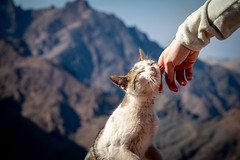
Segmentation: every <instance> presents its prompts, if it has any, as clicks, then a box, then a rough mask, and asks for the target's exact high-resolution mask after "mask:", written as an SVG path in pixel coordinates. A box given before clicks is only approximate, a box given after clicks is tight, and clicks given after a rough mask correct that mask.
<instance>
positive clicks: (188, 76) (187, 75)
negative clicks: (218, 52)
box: [185, 67, 193, 81]
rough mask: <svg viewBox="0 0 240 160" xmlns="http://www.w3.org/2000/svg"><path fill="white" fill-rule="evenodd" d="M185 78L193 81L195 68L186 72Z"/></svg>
mask: <svg viewBox="0 0 240 160" xmlns="http://www.w3.org/2000/svg"><path fill="white" fill-rule="evenodd" d="M185 76H186V78H187V80H188V81H191V80H193V68H192V67H191V68H188V69H186V70H185Z"/></svg>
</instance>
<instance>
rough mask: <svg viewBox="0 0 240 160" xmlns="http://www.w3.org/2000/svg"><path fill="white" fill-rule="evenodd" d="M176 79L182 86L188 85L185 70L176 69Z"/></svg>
mask: <svg viewBox="0 0 240 160" xmlns="http://www.w3.org/2000/svg"><path fill="white" fill-rule="evenodd" d="M176 80H177V81H178V83H179V84H180V85H181V86H186V85H187V81H186V80H185V78H184V70H181V71H176Z"/></svg>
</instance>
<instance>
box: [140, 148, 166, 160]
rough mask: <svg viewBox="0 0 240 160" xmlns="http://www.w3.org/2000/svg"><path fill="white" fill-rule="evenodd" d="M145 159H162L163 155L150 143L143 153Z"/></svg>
mask: <svg viewBox="0 0 240 160" xmlns="http://www.w3.org/2000/svg"><path fill="white" fill-rule="evenodd" d="M144 159H146V160H163V157H162V155H161V153H160V151H159V150H158V149H156V148H155V147H154V146H153V145H151V146H150V147H149V148H148V150H147V152H146V153H145V158H144Z"/></svg>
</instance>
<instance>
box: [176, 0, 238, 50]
mask: <svg viewBox="0 0 240 160" xmlns="http://www.w3.org/2000/svg"><path fill="white" fill-rule="evenodd" d="M239 26H240V0H208V1H207V2H206V3H205V4H204V5H203V6H202V7H200V8H199V9H198V10H197V11H195V12H194V13H192V14H191V15H190V16H189V17H188V18H187V19H186V20H185V21H184V23H183V24H181V25H180V26H179V28H178V32H177V34H176V38H177V39H178V41H179V42H180V43H181V44H183V45H184V46H186V47H187V48H189V49H191V50H194V51H199V50H201V49H202V48H203V47H205V46H206V45H207V44H208V43H210V38H211V37H213V36H215V37H216V38H217V39H220V40H223V39H226V38H228V37H229V36H230V35H231V34H232V33H233V32H234V31H235V30H237V29H238V28H239Z"/></svg>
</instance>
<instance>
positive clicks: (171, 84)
mask: <svg viewBox="0 0 240 160" xmlns="http://www.w3.org/2000/svg"><path fill="white" fill-rule="evenodd" d="M165 80H166V83H167V85H168V88H169V89H170V90H171V91H173V92H178V88H177V85H176V83H175V81H174V80H173V81H170V79H168V77H167V76H165Z"/></svg>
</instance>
